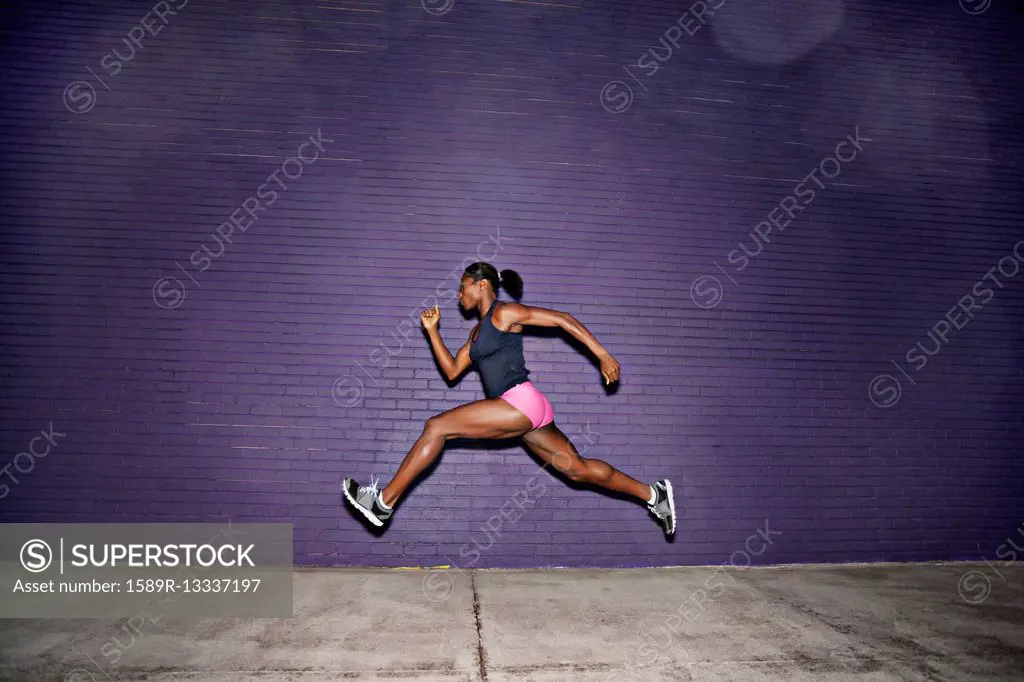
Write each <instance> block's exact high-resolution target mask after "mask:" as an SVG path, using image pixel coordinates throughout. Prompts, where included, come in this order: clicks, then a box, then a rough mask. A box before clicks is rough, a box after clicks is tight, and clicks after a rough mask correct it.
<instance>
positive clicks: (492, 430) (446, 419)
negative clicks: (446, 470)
mask: <svg viewBox="0 0 1024 682" xmlns="http://www.w3.org/2000/svg"><path fill="white" fill-rule="evenodd" d="M427 428H428V429H436V430H437V431H439V432H440V433H442V435H444V437H445V438H446V439H450V438H515V437H516V436H521V435H523V434H524V433H526V432H528V431H529V430H530V429H532V428H533V423H532V422H531V421H530V418H529V417H527V416H526V415H525V414H523V413H522V412H520V411H519V410H517V409H516V408H514V407H512V406H511V405H510V404H508V403H507V402H505V401H504V400H502V399H501V398H487V399H485V400H477V401H474V402H471V403H466V404H465V405H459V406H458V407H454V408H452V409H450V410H448V411H447V412H442V413H441V414H439V415H437V416H434V417H431V418H430V419H428V420H427Z"/></svg>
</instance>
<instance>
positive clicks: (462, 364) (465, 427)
mask: <svg viewBox="0 0 1024 682" xmlns="http://www.w3.org/2000/svg"><path fill="white" fill-rule="evenodd" d="M499 286H502V287H504V288H505V290H506V291H508V292H509V294H511V295H512V297H513V298H515V299H519V298H521V297H522V293H523V280H522V279H521V278H520V277H519V275H518V274H517V273H516V272H515V271H514V270H502V271H501V274H500V276H499V274H498V271H497V270H495V269H494V267H493V266H492V265H490V264H489V263H482V262H481V263H474V264H473V265H470V266H469V267H468V268H466V270H465V272H464V273H463V275H462V281H461V283H460V285H459V305H460V306H462V307H463V308H464V309H466V310H470V309H475V310H476V312H477V313H478V315H479V316H480V318H481V320H480V322H479V323H478V324H477V325H476V327H474V328H473V331H471V332H470V334H469V339H468V340H467V341H466V343H465V344H464V345H463V346H462V348H460V349H459V352H458V353H457V354H456V355H455V357H454V358H452V355H451V353H450V352H449V351H448V349H447V348H446V347H445V345H444V341H443V340H441V335H440V333H439V332H438V330H437V323H438V320H439V319H440V317H441V313H440V312H439V311H438V309H437V306H434V307H433V308H431V309H429V310H425V311H424V312H423V314H422V315H421V316H420V319H421V321H422V323H423V327H424V328H425V329H426V331H427V335H428V336H429V337H430V345H431V347H432V348H433V351H434V356H435V357H436V358H437V362H438V364H439V365H440V366H441V371H442V372H444V375H445V376H446V377H447V378H448V380H449V381H455V380H456V379H458V378H459V377H460V376H461V375H462V373H463V372H465V371H466V370H467V369H468V368H469V367H470V365H472V364H476V366H477V369H478V370H479V372H480V376H481V378H482V379H483V382H484V394H485V395H486V396H487V398H486V399H485V400H477V401H475V402H472V403H468V404H466V405H460V406H459V407H456V408H453V409H451V410H448V411H447V412H442V413H441V414H439V415H436V416H434V417H430V418H429V419H427V421H426V424H425V425H424V428H423V434H422V435H421V436H420V437H419V438H418V439H417V440H416V443H415V444H413V446H412V449H411V450H410V451H409V454H408V455H406V457H405V460H404V461H403V462H402V465H401V466H400V467H399V468H398V473H396V474H395V477H394V479H392V481H391V482H390V483H389V484H388V485H387V486H386V487H385V488H384V489H383V490H381V491H378V490H377V481H374V482H373V483H372V484H371V485H368V486H359V485H357V484H356V482H355V481H353V480H352V479H351V478H346V479H345V480H344V482H343V483H342V490H344V492H345V499H347V500H348V501H349V503H351V504H352V506H353V507H355V508H356V509H357V510H359V512H360V513H362V515H363V516H365V517H366V518H367V519H368V520H369V521H370V523H372V524H373V525H375V526H383V525H384V522H385V521H387V520H388V519H390V518H391V513H392V511H393V509H394V506H395V504H396V503H397V502H398V500H399V499H400V498H401V497H402V496H403V495H404V494H405V491H406V489H407V488H408V487H409V485H410V484H411V483H412V482H413V481H414V480H415V479H416V477H417V476H419V474H420V473H421V472H422V471H423V470H424V469H426V468H427V467H428V466H430V464H431V462H433V461H434V460H435V459H437V457H438V456H439V455H440V454H441V450H442V449H443V448H444V445H445V442H446V441H448V440H451V439H453V438H515V437H522V440H523V443H525V444H526V447H527V448H529V450H530V451H531V452H533V453H534V454H536V455H537V456H538V457H540V458H541V459H542V460H544V462H545V463H546V464H553V465H554V466H555V468H556V469H558V470H559V471H561V472H562V473H563V474H565V475H566V476H567V477H568V478H569V479H570V480H573V481H576V482H579V483H590V484H593V485H597V486H601V487H603V488H608V489H610V490H616V491H618V492H621V493H626V494H629V495H632V496H634V497H636V498H638V499H640V500H642V501H643V502H646V503H647V508H648V510H649V511H650V512H651V513H652V514H654V515H655V516H656V517H658V519H659V520H661V522H662V525H663V526H664V528H665V533H666V534H668V535H672V534H673V533H675V530H676V508H675V500H674V498H673V495H672V484H671V483H670V482H669V480H668V479H662V480H659V481H655V482H654V483H653V484H652V485H645V484H643V483H641V482H640V481H637V480H636V479H633V478H630V477H629V476H627V475H625V474H624V473H622V472H621V471H619V470H617V469H615V468H613V467H612V466H610V465H609V464H607V463H605V462H602V461H601V460H599V459H583V458H582V457H580V455H579V453H578V452H577V451H576V448H575V447H574V446H573V444H572V443H571V442H570V441H569V439H568V438H566V436H565V434H564V433H562V432H561V430H559V428H558V427H557V426H555V423H554V412H553V411H552V409H551V403H549V402H548V399H547V398H546V397H544V394H543V393H541V392H540V391H538V390H537V389H536V388H534V386H533V384H532V383H530V382H529V381H528V380H527V376H528V375H529V371H527V369H526V363H525V362H524V361H523V336H522V331H523V328H524V327H528V326H536V327H560V328H562V329H564V330H565V331H567V332H569V333H570V334H572V335H573V336H574V337H575V338H577V339H579V341H580V342H581V343H583V344H584V345H585V346H586V347H587V348H588V349H590V351H591V352H593V353H594V355H595V356H597V358H598V359H600V361H601V375H602V376H603V377H604V380H605V382H606V383H608V384H611V383H614V382H616V381H618V379H619V363H618V362H616V361H615V358H613V357H612V356H611V354H610V353H608V351H607V350H605V349H604V347H603V346H602V345H601V344H600V343H598V342H597V339H595V338H594V335H593V334H591V333H590V332H589V331H588V330H587V328H586V327H584V326H583V324H582V323H580V322H579V320H577V319H576V318H575V317H573V316H572V315H570V314H568V313H563V312H559V311H557V310H547V309H545V308H533V307H530V306H525V305H521V304H519V303H511V302H510V303H505V302H502V303H501V304H500V305H499V303H498V294H497V291H498V287H499Z"/></svg>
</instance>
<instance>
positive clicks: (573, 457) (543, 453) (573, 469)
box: [522, 422, 651, 502]
mask: <svg viewBox="0 0 1024 682" xmlns="http://www.w3.org/2000/svg"><path fill="white" fill-rule="evenodd" d="M522 440H523V443H525V444H526V446H527V447H528V448H529V449H530V451H531V452H533V453H534V454H536V455H537V456H538V457H540V458H541V459H542V460H544V462H545V463H548V464H552V465H553V466H554V467H555V468H556V469H558V470H559V471H561V472H562V473H563V474H565V475H566V476H567V477H568V478H569V479H570V480H572V481H577V482H579V483H590V484H592V485H596V486H600V487H602V488H608V489H609V490H616V491H618V492H621V493H626V494H627V495H632V496H634V497H637V498H639V499H641V500H643V501H644V502H649V501H650V499H651V486H649V485H647V484H646V483H641V482H640V481H638V480H636V479H635V478H630V477H629V476H627V475H626V474H624V473H622V472H621V471H619V470H618V469H616V468H615V467H613V466H612V465H610V464H608V463H607V462H604V461H602V460H600V459H583V458H582V457H580V453H579V452H577V451H576V447H575V446H574V445H573V444H572V441H570V440H569V439H568V438H567V437H566V435H565V434H564V433H562V431H561V429H559V428H558V427H557V426H555V424H554V422H551V423H549V424H547V425H545V426H542V427H540V428H539V429H535V430H533V431H530V432H529V433H527V434H525V435H524V436H523V437H522Z"/></svg>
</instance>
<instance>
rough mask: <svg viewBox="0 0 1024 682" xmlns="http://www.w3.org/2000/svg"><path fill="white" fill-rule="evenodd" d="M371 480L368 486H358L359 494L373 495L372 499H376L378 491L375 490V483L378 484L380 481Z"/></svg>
mask: <svg viewBox="0 0 1024 682" xmlns="http://www.w3.org/2000/svg"><path fill="white" fill-rule="evenodd" d="M371 480H372V482H371V483H370V485H361V486H359V494H360V495H362V494H363V493H373V499H377V494H378V493H380V491H379V490H377V483H379V482H380V479H379V478H376V479H371Z"/></svg>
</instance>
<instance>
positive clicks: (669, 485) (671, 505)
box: [665, 478, 676, 535]
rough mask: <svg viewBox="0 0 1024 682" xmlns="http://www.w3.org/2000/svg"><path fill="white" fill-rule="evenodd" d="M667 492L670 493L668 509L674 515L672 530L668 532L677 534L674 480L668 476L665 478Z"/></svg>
mask: <svg viewBox="0 0 1024 682" xmlns="http://www.w3.org/2000/svg"><path fill="white" fill-rule="evenodd" d="M665 492H667V493H668V510H669V514H671V515H672V530H670V531H669V532H668V534H669V535H675V532H676V500H675V496H674V495H673V494H672V482H671V481H669V480H668V479H667V478H666V479H665Z"/></svg>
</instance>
